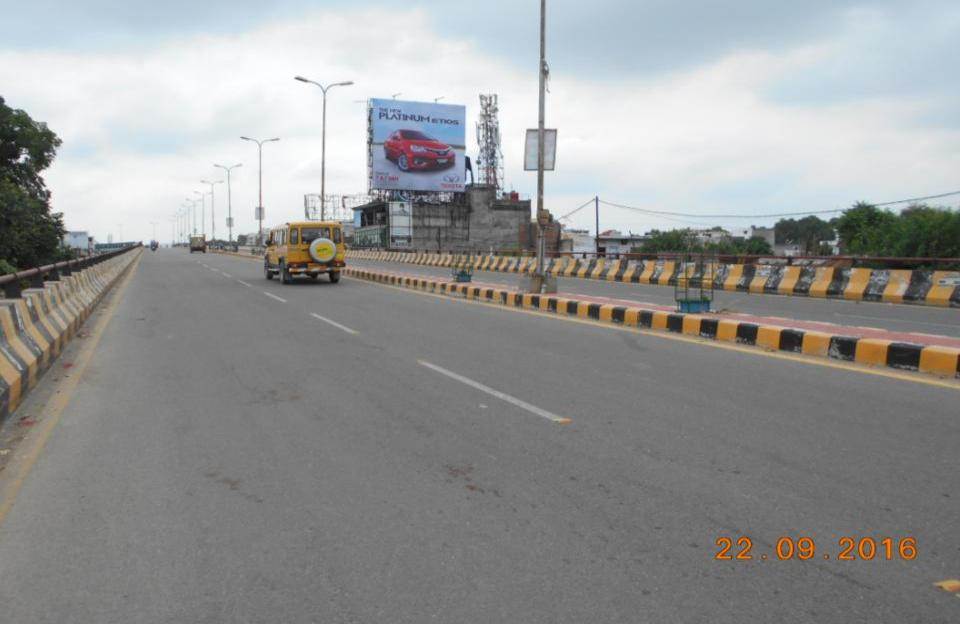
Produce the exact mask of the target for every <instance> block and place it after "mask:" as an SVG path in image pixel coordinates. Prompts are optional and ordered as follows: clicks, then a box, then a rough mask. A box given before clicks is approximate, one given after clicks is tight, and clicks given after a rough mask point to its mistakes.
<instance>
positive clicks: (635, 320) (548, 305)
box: [345, 266, 960, 379]
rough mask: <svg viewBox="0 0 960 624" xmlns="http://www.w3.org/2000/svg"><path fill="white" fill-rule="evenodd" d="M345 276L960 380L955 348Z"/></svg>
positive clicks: (351, 272)
mask: <svg viewBox="0 0 960 624" xmlns="http://www.w3.org/2000/svg"><path fill="white" fill-rule="evenodd" d="M345 274H346V275H348V276H350V277H354V278H358V279H363V280H368V281H372V282H379V283H383V284H389V285H392V286H399V287H403V288H410V289H414V290H422V291H426V292H429V293H435V294H441V295H447V296H451V297H459V298H464V299H472V300H476V301H483V302H488V303H496V304H500V305H504V306H509V307H514V308H525V309H532V310H539V311H541V312H546V313H552V314H558V315H565V316H576V317H581V318H584V319H592V320H594V321H598V322H601V323H612V324H617V325H624V326H630V327H639V328H646V329H652V330H662V331H667V332H673V333H678V334H686V335H689V336H696V337H699V338H704V339H709V340H717V341H722V342H732V343H739V344H744V345H753V346H757V347H761V348H764V349H767V350H772V351H783V352H789V353H798V354H804V355H809V356H816V357H825V358H832V359H835V360H844V361H850V362H857V363H860V364H866V365H871V366H881V367H890V368H896V369H902V370H912V371H919V372H921V373H928V374H933V375H937V376H941V377H947V378H950V379H954V378H958V377H960V349H957V348H953V347H945V346H937V345H918V344H911V343H905V342H896V341H893V340H881V339H877V338H861V337H855V336H845V335H839V334H829V333H824V332H820V331H811V330H805V329H794V328H789V327H780V326H775V325H766V324H760V323H751V322H746V321H741V320H738V319H731V318H723V317H716V316H713V315H699V314H683V313H679V312H666V311H661V310H651V309H645V308H635V307H630V306H619V305H613V304H601V303H597V302H594V301H589V300H579V299H574V298H569V297H557V296H552V295H531V294H523V293H518V292H515V291H512V290H506V289H501V288H491V287H486V286H477V285H472V284H461V283H456V282H450V281H445V280H435V279H429V278H424V277H418V276H406V275H400V274H395V273H384V272H381V271H375V270H370V269H363V268H356V267H349V266H348V267H347V268H346V269H345Z"/></svg>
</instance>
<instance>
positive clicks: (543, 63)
mask: <svg viewBox="0 0 960 624" xmlns="http://www.w3.org/2000/svg"><path fill="white" fill-rule="evenodd" d="M546 31H547V0H540V111H539V120H538V122H537V233H538V236H539V240H538V241H537V275H541V276H542V275H543V256H544V252H545V251H546V237H545V236H544V235H543V225H542V224H541V223H540V215H541V214H542V211H543V151H544V131H543V128H544V123H545V117H546V108H547V98H546V73H547V37H546Z"/></svg>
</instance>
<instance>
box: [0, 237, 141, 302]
mask: <svg viewBox="0 0 960 624" xmlns="http://www.w3.org/2000/svg"><path fill="white" fill-rule="evenodd" d="M141 246H142V245H141V243H137V244H136V245H131V246H129V247H124V248H123V249H117V250H115V251H108V252H106V253H102V254H97V255H95V256H88V257H86V258H77V259H75V260H64V261H62V262H56V263H54V264H47V265H44V266H41V267H34V268H32V269H24V270H23V271H17V272H16V273H7V274H6V275H0V288H3V296H4V298H6V299H19V298H20V297H21V296H22V295H23V282H25V281H26V282H29V286H27V288H43V283H44V281H48V282H56V281H59V280H60V276H66V275H71V274H72V273H73V272H74V271H82V270H83V269H87V268H89V267H92V266H94V265H96V264H100V263H101V262H104V261H105V260H109V259H110V258H115V257H117V256H119V255H120V254H123V253H126V252H128V251H130V250H132V249H136V248H138V247H141Z"/></svg>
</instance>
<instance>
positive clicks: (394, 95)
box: [390, 93, 403, 100]
mask: <svg viewBox="0 0 960 624" xmlns="http://www.w3.org/2000/svg"><path fill="white" fill-rule="evenodd" d="M399 95H403V94H402V93H394V94H393V95H391V96H390V97H391V98H393V99H394V100H395V99H397V96H399Z"/></svg>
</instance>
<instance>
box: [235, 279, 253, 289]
mask: <svg viewBox="0 0 960 624" xmlns="http://www.w3.org/2000/svg"><path fill="white" fill-rule="evenodd" d="M237 281H238V282H240V283H241V284H243V285H244V286H246V287H247V288H253V284H248V283H246V282H245V281H243V280H242V279H238V280H237Z"/></svg>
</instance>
